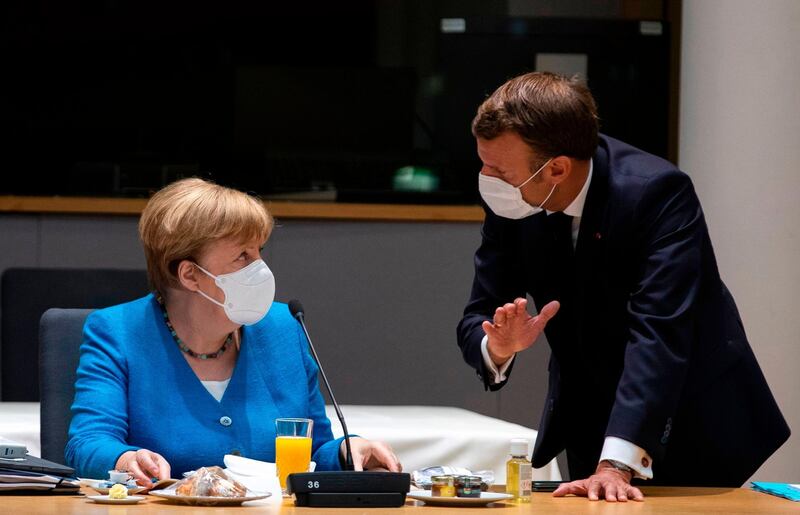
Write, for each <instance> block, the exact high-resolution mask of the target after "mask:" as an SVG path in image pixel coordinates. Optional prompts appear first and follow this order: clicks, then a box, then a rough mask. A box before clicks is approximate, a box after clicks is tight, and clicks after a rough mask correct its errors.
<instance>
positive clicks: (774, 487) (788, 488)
mask: <svg viewBox="0 0 800 515" xmlns="http://www.w3.org/2000/svg"><path fill="white" fill-rule="evenodd" d="M752 484H753V490H755V491H757V492H763V493H765V494H771V495H776V496H778V497H783V498H784V499H789V500H791V501H800V485H796V484H789V483H768V482H765V481H753V482H752Z"/></svg>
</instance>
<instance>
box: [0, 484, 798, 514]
mask: <svg viewBox="0 0 800 515" xmlns="http://www.w3.org/2000/svg"><path fill="white" fill-rule="evenodd" d="M642 490H643V491H644V494H645V496H646V499H645V501H644V502H634V501H628V502H627V503H607V502H605V501H595V502H591V501H588V500H586V499H585V498H578V497H565V498H554V497H552V495H551V494H548V493H534V494H533V499H532V500H531V503H530V504H524V505H514V504H507V503H493V504H489V505H488V506H486V507H474V508H473V507H469V508H468V507H444V506H442V507H438V506H426V505H425V504H423V503H422V502H419V501H414V500H411V499H408V500H407V501H406V504H405V506H403V507H400V508H328V509H323V508H299V507H295V506H294V505H293V503H292V500H291V499H284V500H283V503H282V504H279V505H276V504H268V503H266V502H264V501H251V502H249V503H245V504H244V505H242V506H236V507H202V506H184V505H176V504H170V503H168V502H167V501H165V500H162V499H159V498H157V497H150V496H147V498H146V499H145V500H144V501H142V502H140V503H138V504H135V505H123V506H116V505H106V504H95V503H94V502H92V501H89V500H88V499H86V498H84V497H82V496H78V495H70V496H24V495H23V496H8V495H3V496H0V512H2V513H9V514H17V513H25V514H28V513H29V514H34V515H36V514H47V515H50V514H52V515H72V514H84V513H86V514H108V515H145V514H151V513H176V514H178V513H184V514H188V513H191V514H192V515H196V514H205V513H208V514H212V513H213V514H217V515H222V514H233V513H238V514H240V515H241V514H244V513H281V514H287V515H288V514H292V513H319V512H323V511H326V512H327V513H330V514H332V515H353V514H363V515H371V514H375V515H377V514H381V513H393V514H396V515H400V514H409V513H410V514H417V515H459V514H461V515H463V514H465V513H467V512H470V513H477V512H481V511H483V512H486V513H496V514H498V513H507V514H509V515H510V514H515V513H535V514H543V513H555V514H557V513H587V514H590V515H601V514H614V515H619V514H636V515H643V514H648V515H650V514H661V513H664V514H681V513H686V514H690V513H702V514H711V513H720V514H722V513H724V514H733V515H735V514H745V513H748V514H749V513H778V514H780V513H794V514H798V513H800V503H796V502H792V501H788V500H785V499H780V498H777V497H773V496H770V495H766V494H760V493H757V492H754V491H752V490H748V489H745V488H668V487H645V488H643V489H642ZM91 493H92V492H91V491H87V494H91ZM260 503H261V504H260Z"/></svg>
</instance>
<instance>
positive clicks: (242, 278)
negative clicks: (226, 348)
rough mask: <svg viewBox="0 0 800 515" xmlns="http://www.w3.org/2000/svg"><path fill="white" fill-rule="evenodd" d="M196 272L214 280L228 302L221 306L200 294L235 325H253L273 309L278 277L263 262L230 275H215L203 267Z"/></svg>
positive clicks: (260, 261)
mask: <svg viewBox="0 0 800 515" xmlns="http://www.w3.org/2000/svg"><path fill="white" fill-rule="evenodd" d="M195 265H197V263H195ZM197 268H199V269H200V270H202V271H203V272H205V273H206V274H208V275H209V276H211V277H213V278H214V284H216V285H217V286H219V288H220V289H221V290H222V292H223V293H224V294H225V302H224V303H222V302H218V301H216V300H214V299H213V298H211V297H210V296H208V295H206V294H205V293H203V292H202V291H200V290H197V293H199V294H200V295H202V296H203V297H205V298H207V299H208V300H210V301H211V302H213V303H214V304H216V305H217V306H220V307H221V308H222V309H224V310H225V315H227V317H228V318H229V319H230V321H231V322H233V323H234V324H241V325H253V324H255V323H257V322H258V321H260V320H261V319H262V318H264V317H265V316H266V315H267V312H268V311H269V308H270V307H272V301H273V300H275V276H274V275H273V274H272V271H271V270H270V269H269V267H268V266H267V264H266V263H265V262H264V260H263V259H257V260H256V261H253V262H252V263H250V264H249V265H247V266H246V267H244V268H242V269H241V270H238V271H236V272H232V273H230V274H220V275H214V274H212V273H211V272H209V271H208V270H206V269H205V268H203V267H202V266H200V265H197Z"/></svg>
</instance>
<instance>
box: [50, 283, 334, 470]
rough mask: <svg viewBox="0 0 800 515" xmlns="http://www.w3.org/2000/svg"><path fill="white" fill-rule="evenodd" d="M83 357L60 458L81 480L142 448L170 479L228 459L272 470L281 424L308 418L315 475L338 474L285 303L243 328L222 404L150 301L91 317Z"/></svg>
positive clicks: (308, 362) (311, 371) (310, 368)
mask: <svg viewBox="0 0 800 515" xmlns="http://www.w3.org/2000/svg"><path fill="white" fill-rule="evenodd" d="M80 354H81V355H80V363H79V365H78V372H77V381H76V383H75V401H74V403H73V405H72V422H71V424H70V429H69V442H68V443H67V447H66V450H65V458H66V463H67V464H69V466H71V467H74V468H75V470H76V472H77V475H79V476H82V477H93V478H104V477H107V476H108V471H109V470H111V469H113V468H114V465H115V464H116V461H117V458H118V457H119V456H120V455H121V454H122V453H123V452H125V451H128V450H135V449H140V448H146V449H149V450H151V451H154V452H157V453H159V454H161V455H162V456H164V458H166V459H167V461H169V463H170V465H171V466H172V476H173V477H180V476H181V473H183V472H185V471H187V470H194V469H196V468H198V467H201V466H208V465H222V466H224V465H223V463H222V458H223V456H224V455H225V454H229V453H240V454H241V455H242V456H246V457H248V458H254V459H257V460H264V461H270V462H274V461H275V419H276V418H279V417H301V418H310V419H313V420H314V435H313V447H312V453H313V455H312V459H313V460H314V461H316V462H317V468H318V469H319V470H338V469H340V467H341V466H340V462H339V444H340V442H341V439H336V440H334V439H333V435H332V434H331V427H330V421H329V420H328V418H327V417H326V416H325V405H324V402H323V399H322V396H321V395H320V392H319V387H318V384H317V370H318V369H317V366H316V364H315V363H314V361H313V359H312V358H311V356H310V354H309V352H308V345H307V342H306V338H305V336H304V335H303V333H302V330H301V328H300V325H299V324H298V323H297V322H296V321H295V320H294V319H293V318H292V317H291V315H290V314H289V311H288V309H287V307H286V305H285V304H280V303H274V304H273V305H272V308H271V309H270V310H269V313H268V314H267V316H266V317H265V318H264V319H263V320H261V321H260V322H259V323H257V324H255V325H253V326H244V327H243V328H242V342H241V350H240V353H239V356H238V358H237V362H236V367H235V368H234V371H233V376H232V377H231V380H230V383H229V385H228V387H227V389H226V391H225V395H224V396H223V397H222V400H221V401H220V402H217V400H216V399H214V397H212V396H211V394H210V393H209V392H208V391H207V390H206V389H205V387H204V386H203V385H202V383H201V382H200V380H199V379H198V378H197V376H196V375H195V373H194V372H193V371H192V369H191V368H190V367H189V364H188V363H187V362H186V360H185V358H184V357H183V353H182V352H181V351H180V349H178V347H177V345H176V344H175V341H174V340H173V338H172V336H171V335H170V333H169V331H168V330H167V326H166V324H165V323H164V319H163V316H162V313H161V309H160V307H159V305H158V302H157V301H156V299H155V298H154V296H153V295H152V294H151V295H147V296H146V297H143V298H141V299H138V300H135V301H133V302H129V303H126V304H121V305H118V306H113V307H110V308H107V309H102V310H99V311H95V312H94V313H92V314H91V315H89V318H88V319H87V320H86V325H85V326H84V341H83V344H82V345H81V352H80Z"/></svg>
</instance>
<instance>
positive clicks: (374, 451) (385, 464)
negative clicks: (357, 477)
mask: <svg viewBox="0 0 800 515" xmlns="http://www.w3.org/2000/svg"><path fill="white" fill-rule="evenodd" d="M345 445H346V444H345V441H344V440H342V445H341V447H340V451H341V453H342V456H343V457H344V456H345V453H346V452H347V448H346V447H345ZM350 452H351V453H352V454H353V468H354V469H355V470H375V469H384V470H388V471H390V472H400V471H402V470H403V465H402V464H401V463H400V460H398V459H397V456H395V454H394V451H392V448H391V447H389V445H388V444H385V443H383V442H373V441H370V440H367V439H365V438H358V437H356V438H350Z"/></svg>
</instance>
